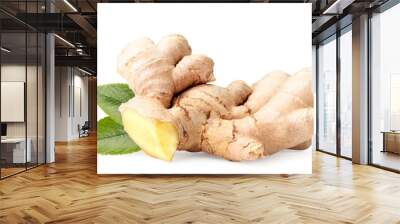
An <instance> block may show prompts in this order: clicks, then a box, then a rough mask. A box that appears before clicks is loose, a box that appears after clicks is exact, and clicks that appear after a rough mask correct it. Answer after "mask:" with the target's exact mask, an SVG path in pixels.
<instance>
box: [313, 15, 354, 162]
mask: <svg viewBox="0 0 400 224" xmlns="http://www.w3.org/2000/svg"><path fill="white" fill-rule="evenodd" d="M351 25H352V23H350V24H347V25H346V26H344V27H341V26H339V25H337V31H336V33H334V34H332V35H330V36H328V37H326V38H325V39H324V40H321V41H320V43H322V42H324V41H327V40H328V39H329V38H332V36H333V35H335V38H334V39H332V40H330V41H336V152H335V153H332V152H328V151H326V150H324V149H321V148H319V66H320V65H319V53H318V49H319V44H320V43H318V45H316V67H315V69H316V82H315V83H316V101H317V102H316V105H317V106H316V107H317V109H316V113H317V119H316V120H317V122H316V139H315V141H316V143H315V144H316V150H317V151H319V152H323V153H326V154H329V155H333V156H336V157H339V158H343V159H347V160H350V161H351V160H352V158H350V157H347V156H344V155H342V150H341V131H342V130H341V129H342V127H341V117H340V112H341V111H340V109H341V108H340V103H341V97H340V82H341V65H340V60H341V59H340V37H341V36H342V35H343V34H345V33H346V32H348V31H350V30H347V29H348V27H349V26H351ZM343 31H344V32H343ZM328 42H329V41H328Z"/></svg>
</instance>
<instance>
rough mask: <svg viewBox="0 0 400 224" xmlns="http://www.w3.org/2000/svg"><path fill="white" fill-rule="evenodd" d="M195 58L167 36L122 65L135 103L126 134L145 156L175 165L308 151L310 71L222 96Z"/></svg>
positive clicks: (134, 47)
mask: <svg viewBox="0 0 400 224" xmlns="http://www.w3.org/2000/svg"><path fill="white" fill-rule="evenodd" d="M190 54H191V48H190V46H189V45H188V42H187V41H186V39H185V38H184V37H183V36H180V35H169V36H166V37H164V38H163V39H162V40H161V41H160V42H159V43H158V44H157V45H156V44H154V43H153V42H152V41H151V40H150V39H147V38H143V39H140V40H137V41H135V42H133V43H131V44H129V45H128V47H127V48H126V49H125V50H124V51H122V53H121V55H120V57H119V61H118V71H119V73H120V74H121V75H122V76H123V77H124V78H125V79H126V80H127V81H128V84H129V86H130V88H132V90H133V91H134V92H135V95H136V96H135V97H134V98H133V99H131V100H130V101H128V102H126V103H125V104H123V105H121V107H120V112H121V115H122V120H123V124H124V128H125V130H126V132H127V133H128V135H129V136H130V137H131V138H132V139H133V140H134V141H135V142H136V143H137V144H138V145H139V146H140V147H141V148H142V150H143V151H144V152H146V153H147V154H149V155H150V156H153V157H156V158H159V159H163V160H171V159H172V157H173V154H174V153H175V151H176V150H186V151H191V152H198V151H204V152H207V153H209V154H212V155H216V156H221V157H224V158H225V159H228V160H233V161H242V160H255V159H257V158H260V157H263V156H266V155H270V154H272V153H275V152H277V151H279V150H281V149H285V148H292V149H304V148H308V147H309V145H310V143H311V136H312V133H313V94H312V90H311V72H310V71H309V70H301V71H299V72H298V73H296V74H294V75H293V76H290V75H288V74H286V73H284V72H280V71H276V72H272V73H270V74H267V75H266V76H265V77H264V78H263V79H261V80H260V81H258V82H256V83H255V84H254V85H253V86H252V87H249V86H247V85H246V83H244V82H243V81H234V82H232V83H231V84H229V85H228V86H227V87H226V88H223V87H219V86H215V85H211V84H206V83H207V82H210V81H213V80H214V75H213V61H212V60H211V59H210V58H208V57H206V56H203V55H190ZM171 104H172V106H171Z"/></svg>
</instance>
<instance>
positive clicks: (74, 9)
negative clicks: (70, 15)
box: [64, 0, 78, 12]
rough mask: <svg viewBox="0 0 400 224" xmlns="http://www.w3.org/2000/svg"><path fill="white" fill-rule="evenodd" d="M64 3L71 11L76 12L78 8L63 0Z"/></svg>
mask: <svg viewBox="0 0 400 224" xmlns="http://www.w3.org/2000/svg"><path fill="white" fill-rule="evenodd" d="M64 2H65V4H67V5H68V6H69V7H70V8H71V9H72V10H73V11H75V12H78V10H77V9H76V8H75V7H74V6H73V5H72V4H71V3H70V2H69V1H68V0H64Z"/></svg>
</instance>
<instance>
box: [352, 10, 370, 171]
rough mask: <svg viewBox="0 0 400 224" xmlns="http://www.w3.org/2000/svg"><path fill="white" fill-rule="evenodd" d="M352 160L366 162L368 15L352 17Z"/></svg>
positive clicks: (360, 162) (359, 162)
mask: <svg viewBox="0 0 400 224" xmlns="http://www.w3.org/2000/svg"><path fill="white" fill-rule="evenodd" d="M352 38H353V39H352V44H353V47H352V48H353V58H352V62H353V80H352V81H353V83H352V87H353V88H352V95H353V102H352V106H353V113H352V115H353V116H352V122H353V125H352V134H353V138H352V146H353V153H352V157H353V162H354V163H358V164H367V163H368V77H369V72H368V71H369V69H368V68H369V67H368V64H369V61H368V49H369V48H368V47H369V46H368V15H366V14H363V15H361V16H359V17H357V18H355V19H353V37H352Z"/></svg>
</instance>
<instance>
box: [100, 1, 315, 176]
mask: <svg viewBox="0 0 400 224" xmlns="http://www.w3.org/2000/svg"><path fill="white" fill-rule="evenodd" d="M97 18H98V39H97V40H98V60H97V61H98V66H97V67H98V79H97V80H98V84H105V83H118V82H125V80H123V79H122V78H121V77H120V76H119V75H118V73H117V71H116V70H117V56H118V54H119V52H120V51H121V50H122V49H123V48H124V47H125V46H126V45H127V44H128V43H129V42H130V41H132V40H134V39H136V38H140V37H150V38H151V39H153V41H155V42H157V41H158V40H160V38H161V37H162V36H165V35H168V34H171V33H179V34H182V35H184V36H185V37H186V38H187V39H188V41H189V44H190V45H191V47H192V52H193V53H195V54H197V53H200V54H206V55H207V56H209V57H211V58H212V59H213V60H214V63H215V66H214V74H215V77H216V79H217V81H216V82H215V84H217V85H222V86H225V85H227V84H229V82H231V81H233V80H235V79H240V80H244V81H246V82H247V83H248V84H252V83H253V82H255V81H257V80H259V79H260V78H262V77H263V75H265V74H266V73H268V72H271V71H273V70H283V71H286V72H288V73H294V72H296V71H298V70H300V69H302V68H304V67H311V4H260V3H257V4H226V3H224V4H193V3H192V4H151V3H145V4H98V17H97ZM103 116H104V113H103V112H102V111H101V109H98V117H99V119H100V118H102V117H103ZM97 167H98V173H132V174H136V173H157V174H161V173H311V150H310V149H309V150H306V151H292V150H284V151H282V152H280V153H277V154H276V155H273V156H272V157H271V158H265V159H262V160H259V161H253V162H245V163H244V162H240V163H234V162H229V161H226V160H223V159H218V158H214V157H212V156H208V155H206V154H202V153H200V154H199V153H197V154H196V153H185V152H177V153H176V154H175V157H174V159H173V161H172V162H170V163H168V162H164V161H159V160H156V159H153V158H150V157H148V156H146V155H144V154H143V153H141V152H140V153H134V154H131V155H122V156H102V155H98V166H97Z"/></svg>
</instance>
